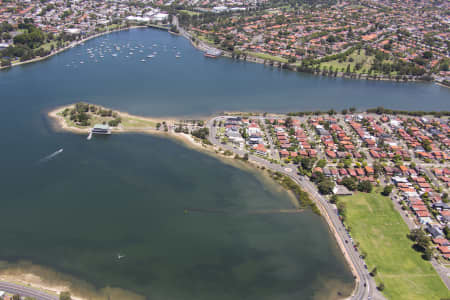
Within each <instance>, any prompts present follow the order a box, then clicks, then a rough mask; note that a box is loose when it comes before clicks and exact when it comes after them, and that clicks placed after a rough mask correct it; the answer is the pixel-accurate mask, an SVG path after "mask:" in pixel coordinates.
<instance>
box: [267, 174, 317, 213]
mask: <svg viewBox="0 0 450 300" xmlns="http://www.w3.org/2000/svg"><path fill="white" fill-rule="evenodd" d="M271 175H272V178H273V179H275V180H276V181H278V182H279V183H280V184H281V185H282V186H283V187H285V188H286V189H288V190H290V191H291V192H292V193H293V194H294V195H295V198H296V199H297V200H298V202H299V204H300V206H302V207H308V206H309V207H310V208H311V209H312V211H313V212H315V213H316V214H318V215H320V210H319V209H318V208H317V206H316V204H315V203H314V202H313V201H312V200H311V198H310V197H309V194H308V193H307V192H305V191H303V190H302V189H301V188H300V186H299V185H298V184H296V183H295V181H293V180H292V179H291V178H290V177H288V176H286V175H283V174H281V173H280V172H274V173H271Z"/></svg>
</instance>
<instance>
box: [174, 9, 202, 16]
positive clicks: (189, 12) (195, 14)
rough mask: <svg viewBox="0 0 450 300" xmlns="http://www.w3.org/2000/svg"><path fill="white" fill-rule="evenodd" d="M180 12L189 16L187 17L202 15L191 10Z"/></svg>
mask: <svg viewBox="0 0 450 300" xmlns="http://www.w3.org/2000/svg"><path fill="white" fill-rule="evenodd" d="M179 12H180V13H184V14H187V15H189V16H198V15H199V14H200V13H199V12H196V11H190V10H185V9H182V10H179Z"/></svg>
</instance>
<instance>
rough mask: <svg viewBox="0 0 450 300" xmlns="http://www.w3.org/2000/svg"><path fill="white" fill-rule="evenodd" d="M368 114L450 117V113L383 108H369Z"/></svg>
mask: <svg viewBox="0 0 450 300" xmlns="http://www.w3.org/2000/svg"><path fill="white" fill-rule="evenodd" d="M366 111H367V113H375V114H378V115H383V114H387V115H407V116H413V117H421V116H427V115H433V116H435V117H443V116H450V111H408V110H395V109H389V108H384V107H382V106H379V107H376V108H369V109H367V110H366Z"/></svg>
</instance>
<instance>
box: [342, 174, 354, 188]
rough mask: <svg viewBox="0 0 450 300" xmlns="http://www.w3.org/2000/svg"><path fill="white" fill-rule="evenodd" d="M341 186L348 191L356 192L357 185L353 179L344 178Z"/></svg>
mask: <svg viewBox="0 0 450 300" xmlns="http://www.w3.org/2000/svg"><path fill="white" fill-rule="evenodd" d="M341 184H342V185H343V186H345V187H346V188H348V189H349V190H350V191H354V190H356V188H357V187H358V184H357V183H356V180H355V179H354V178H353V177H349V176H347V177H344V178H343V179H342V181H341Z"/></svg>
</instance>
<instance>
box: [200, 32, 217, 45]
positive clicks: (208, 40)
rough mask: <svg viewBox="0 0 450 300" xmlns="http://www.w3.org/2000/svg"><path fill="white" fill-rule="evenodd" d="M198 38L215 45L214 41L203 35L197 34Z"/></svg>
mask: <svg viewBox="0 0 450 300" xmlns="http://www.w3.org/2000/svg"><path fill="white" fill-rule="evenodd" d="M196 38H198V39H199V40H200V41H202V42H205V43H207V44H210V45H214V41H213V40H211V39H209V38H208V37H206V36H204V35H202V34H197V35H196Z"/></svg>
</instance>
